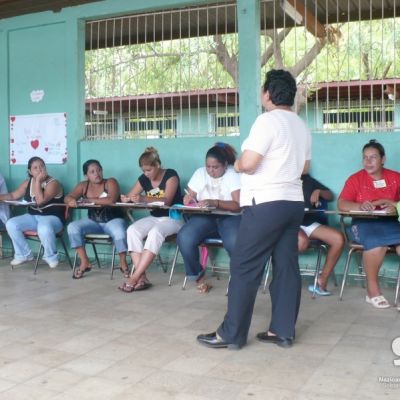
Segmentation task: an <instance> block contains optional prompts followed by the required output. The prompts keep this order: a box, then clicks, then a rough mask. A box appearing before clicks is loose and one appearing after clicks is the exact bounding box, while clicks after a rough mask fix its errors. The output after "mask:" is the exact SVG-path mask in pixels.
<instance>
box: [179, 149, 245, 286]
mask: <svg viewBox="0 0 400 400" xmlns="http://www.w3.org/2000/svg"><path fill="white" fill-rule="evenodd" d="M235 160H236V151H235V150H234V148H233V147H232V146H230V145H229V144H226V143H217V144H216V145H215V146H213V147H211V149H209V150H208V151H207V154H206V165H205V167H201V168H199V169H197V170H196V171H195V173H194V174H193V176H192V177H191V179H190V181H189V183H188V191H187V192H188V193H187V195H186V196H185V197H184V199H183V203H184V204H185V205H188V204H191V203H194V202H195V203H198V206H200V207H202V206H212V207H216V208H217V209H218V210H224V211H232V212H239V211H240V206H239V197H240V178H239V174H238V173H237V172H235V170H234V169H233V164H234V163H235ZM239 224H240V216H236V215H210V214H208V215H201V214H194V215H192V216H190V218H189V220H188V221H187V222H186V224H185V225H184V226H183V227H182V229H181V230H180V231H179V233H178V239H177V242H178V246H179V250H180V252H181V254H182V257H183V260H184V263H185V269H186V275H187V277H188V278H189V279H191V280H195V281H196V283H197V289H198V291H199V292H200V293H207V292H208V291H209V290H210V289H211V285H210V284H209V283H207V282H206V281H205V277H204V275H205V270H203V268H202V266H201V264H200V260H199V258H200V256H199V247H198V246H199V245H200V244H201V242H202V241H203V240H204V239H206V238H221V239H222V241H223V244H224V248H225V249H226V251H227V252H228V254H229V255H231V254H232V251H233V249H234V246H235V243H236V236H237V232H238V228H239Z"/></svg>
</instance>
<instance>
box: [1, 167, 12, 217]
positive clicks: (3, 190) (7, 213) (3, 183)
mask: <svg viewBox="0 0 400 400" xmlns="http://www.w3.org/2000/svg"><path fill="white" fill-rule="evenodd" d="M5 193H8V190H7V185H6V181H5V180H4V178H3V176H2V175H1V174H0V194H5ZM9 218H10V207H9V206H8V205H7V204H4V203H0V221H1V222H2V223H3V224H4V225H5V224H6V222H7V220H8V219H9Z"/></svg>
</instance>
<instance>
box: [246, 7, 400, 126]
mask: <svg viewBox="0 0 400 400" xmlns="http://www.w3.org/2000/svg"><path fill="white" fill-rule="evenodd" d="M261 7H262V9H261V15H262V21H261V35H262V36H261V46H262V47H261V54H262V57H261V71H262V73H263V74H264V73H265V72H266V71H267V70H268V69H270V68H271V67H275V68H285V69H288V70H289V71H291V72H292V73H293V75H294V76H295V77H296V80H297V82H298V96H297V99H296V104H295V106H296V110H297V112H299V113H300V114H301V115H302V116H303V117H304V118H305V119H306V120H307V122H308V125H309V126H310V127H311V128H312V130H313V131H314V132H324V133H331V132H336V131H337V129H332V126H330V124H324V120H325V118H326V117H325V115H326V114H327V113H329V115H330V116H331V114H332V113H335V112H336V113H337V115H336V117H335V118H336V120H337V121H340V120H341V119H344V120H345V121H343V123H341V124H342V126H341V129H340V131H342V132H343V133H344V132H348V133H354V132H368V131H371V130H374V131H386V132H389V133H390V132H395V131H399V129H400V126H399V120H398V119H396V118H395V117H394V115H395V111H396V108H397V110H398V107H399V106H398V103H396V102H395V101H396V97H397V99H398V98H400V80H399V72H400V63H399V51H398V42H399V40H400V37H399V28H398V26H400V18H399V16H400V13H399V8H400V2H398V1H396V0H393V1H389V2H387V1H383V0H369V1H360V0H358V1H354V0H343V1H342V0H336V1H327V0H323V1H320V0H279V1H277V0H275V1H274V0H262V1H261ZM239 34H240V32H239ZM345 103H347V105H346V104H345ZM355 103H358V105H356V106H355V105H354V104H355ZM377 103H380V105H377ZM366 108H368V110H366ZM346 109H348V110H350V109H351V110H352V111H351V112H350V111H343V110H346ZM335 110H336V111H335ZM345 122H346V123H347V125H346V124H345Z"/></svg>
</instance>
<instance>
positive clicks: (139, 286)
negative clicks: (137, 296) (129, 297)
mask: <svg viewBox="0 0 400 400" xmlns="http://www.w3.org/2000/svg"><path fill="white" fill-rule="evenodd" d="M152 286H153V285H152V284H151V283H150V282H146V281H140V282H138V283H137V284H136V285H135V286H134V289H133V290H134V291H135V292H138V291H139V290H146V289H148V288H150V287H152Z"/></svg>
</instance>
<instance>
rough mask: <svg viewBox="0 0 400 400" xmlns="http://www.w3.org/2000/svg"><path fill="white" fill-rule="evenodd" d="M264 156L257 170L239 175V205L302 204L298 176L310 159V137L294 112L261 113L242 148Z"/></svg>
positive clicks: (277, 110) (300, 183)
mask: <svg viewBox="0 0 400 400" xmlns="http://www.w3.org/2000/svg"><path fill="white" fill-rule="evenodd" d="M241 150H242V152H243V151H245V150H252V151H254V152H256V153H258V154H260V155H262V156H263V159H262V161H261V163H260V165H259V166H258V168H257V170H256V171H255V172H254V173H253V174H251V175H249V174H246V173H242V174H241V190H240V205H241V206H249V205H252V204H253V199H254V201H255V203H256V204H260V203H265V202H270V201H277V200H289V201H303V200H304V198H303V190H302V182H301V179H300V177H301V173H302V171H303V168H304V164H305V162H306V160H310V159H311V134H310V131H309V129H308V128H307V126H306V125H305V123H304V122H303V120H302V119H301V118H300V117H299V116H298V115H297V114H296V113H294V112H291V111H285V110H280V109H276V110H273V111H269V112H265V113H263V114H261V115H260V116H259V117H258V118H257V119H256V120H255V122H254V124H253V126H252V127H251V130H250V134H249V136H248V137H247V138H246V139H245V140H244V142H243V144H242V148H241Z"/></svg>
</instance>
